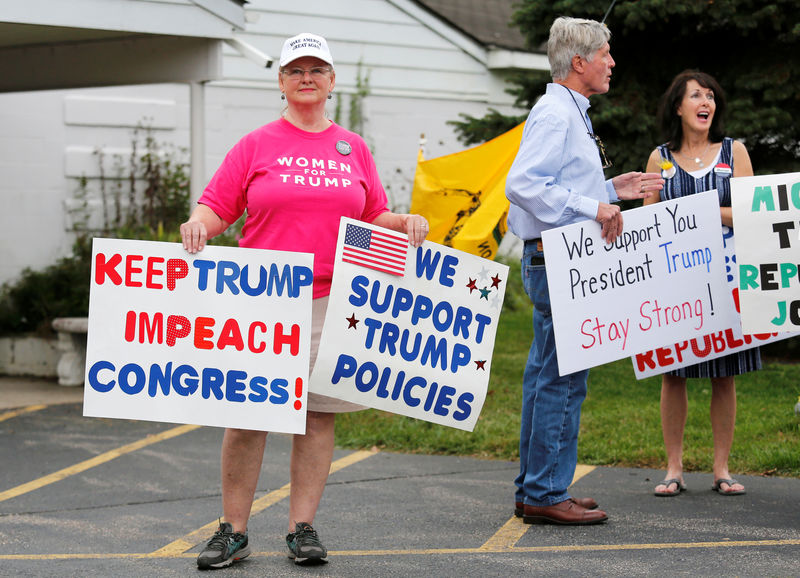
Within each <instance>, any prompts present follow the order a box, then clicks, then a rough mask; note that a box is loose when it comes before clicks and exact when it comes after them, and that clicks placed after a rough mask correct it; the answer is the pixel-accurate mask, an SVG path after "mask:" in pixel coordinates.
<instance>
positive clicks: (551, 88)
mask: <svg viewBox="0 0 800 578" xmlns="http://www.w3.org/2000/svg"><path fill="white" fill-rule="evenodd" d="M567 91H569V93H571V94H572V96H574V97H575V102H576V103H578V108H579V109H580V110H581V112H582V113H583V114H586V111H587V110H589V108H590V107H591V106H592V105H591V104H590V103H589V99H588V98H586V97H585V96H583V95H582V94H581V93H580V92H577V91H575V90H572V89H570V88H567V87H566V86H564V85H563V84H558V83H557V82H551V83H549V84H548V85H547V90H546V93H547V94H549V95H552V96H555V97H556V98H558V99H559V100H563V101H564V102H569V103H572V99H571V98H570V96H569V93H568V92H567ZM572 106H575V104H574V103H573V104H572Z"/></svg>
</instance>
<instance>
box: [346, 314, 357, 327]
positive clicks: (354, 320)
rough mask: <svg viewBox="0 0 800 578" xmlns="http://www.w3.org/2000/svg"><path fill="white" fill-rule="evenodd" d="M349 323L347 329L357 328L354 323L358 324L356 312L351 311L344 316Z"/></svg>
mask: <svg viewBox="0 0 800 578" xmlns="http://www.w3.org/2000/svg"><path fill="white" fill-rule="evenodd" d="M345 319H347V322H348V323H349V325H348V326H347V328H348V329H358V327H356V325H357V324H358V321H359V320H358V319H356V314H355V313H353V314H352V315H351V316H350V317H345Z"/></svg>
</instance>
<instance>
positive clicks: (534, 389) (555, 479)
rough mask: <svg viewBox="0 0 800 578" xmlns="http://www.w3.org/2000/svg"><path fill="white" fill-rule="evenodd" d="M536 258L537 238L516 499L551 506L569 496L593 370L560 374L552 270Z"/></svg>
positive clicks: (525, 265)
mask: <svg viewBox="0 0 800 578" xmlns="http://www.w3.org/2000/svg"><path fill="white" fill-rule="evenodd" d="M532 257H537V258H541V257H543V254H542V252H541V251H537V250H536V244H535V243H526V244H525V250H524V252H523V256H522V282H523V284H524V286H525V292H526V293H527V294H528V297H530V299H531V302H532V303H533V343H532V344H531V350H530V354H529V355H528V362H527V364H526V366H525V374H524V376H523V379H522V422H521V424H520V435H519V465H520V467H519V476H517V479H516V480H515V481H514V483H515V484H516V486H517V491H516V495H515V501H517V502H524V503H525V504H528V505H530V506H551V505H553V504H557V503H559V502H563V501H564V500H566V499H568V498H569V497H570V495H569V493H568V492H567V488H568V487H569V485H570V484H571V483H572V478H573V477H574V475H575V467H576V466H577V464H578V428H579V426H580V419H581V404H582V403H583V400H584V399H585V398H586V381H587V379H588V377H589V370H588V369H587V370H584V371H579V372H577V373H572V374H570V375H565V376H563V377H561V376H559V375H558V357H557V356H556V343H555V336H554V334H553V317H552V314H551V311H550V292H549V290H548V287H547V275H546V273H545V268H544V265H539V264H537V265H532V264H531V258H532Z"/></svg>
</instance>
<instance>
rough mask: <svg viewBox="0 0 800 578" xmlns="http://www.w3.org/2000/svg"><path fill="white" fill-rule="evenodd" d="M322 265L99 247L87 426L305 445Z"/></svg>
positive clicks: (273, 254)
mask: <svg viewBox="0 0 800 578" xmlns="http://www.w3.org/2000/svg"><path fill="white" fill-rule="evenodd" d="M312 282H313V255H310V254H307V253H290V252H284V251H265V250H258V249H238V248H233V247H212V246H207V247H206V248H205V249H203V251H202V252H200V253H197V254H196V255H190V254H189V253H187V252H186V251H184V249H183V247H182V246H181V245H180V244H177V243H155V242H149V241H127V240H120V239H95V240H94V242H93V247H92V282H91V292H90V299H89V334H88V343H87V359H86V382H85V383H86V387H85V392H84V403H83V411H84V415H87V416H96V417H115V418H127V419H142V420H149V421H164V422H174V423H193V424H201V425H212V426H220V427H237V428H246V429H257V430H268V431H282V432H288V433H304V432H305V417H306V397H307V390H308V387H307V382H308V367H309V349H310V343H311V299H312Z"/></svg>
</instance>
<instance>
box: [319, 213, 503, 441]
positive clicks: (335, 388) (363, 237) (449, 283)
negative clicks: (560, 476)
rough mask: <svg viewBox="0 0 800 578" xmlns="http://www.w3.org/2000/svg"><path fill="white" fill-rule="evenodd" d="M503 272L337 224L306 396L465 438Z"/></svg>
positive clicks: (360, 226) (480, 394)
mask: <svg viewBox="0 0 800 578" xmlns="http://www.w3.org/2000/svg"><path fill="white" fill-rule="evenodd" d="M507 281H508V267H506V266H505V265H502V264H500V263H495V262H493V261H488V260H486V259H482V258H480V257H476V256H474V255H470V254H468V253H463V252H461V251H457V250H455V249H451V248H449V247H444V246H442V245H438V244H436V243H431V242H425V243H423V245H422V246H421V247H418V248H413V247H411V246H410V245H409V244H408V239H407V237H406V235H403V234H400V233H396V232H394V231H390V230H387V229H382V228H380V227H375V226H373V225H369V224H367V223H362V222H359V221H354V220H351V219H346V218H343V219H342V221H341V224H340V228H339V239H338V244H337V247H336V262H335V267H334V272H333V283H332V287H331V295H330V301H329V303H328V311H327V315H326V317H325V326H324V329H323V332H322V339H321V341H320V348H319V354H318V357H317V360H316V363H315V365H314V371H313V372H312V375H311V384H310V389H311V391H312V392H315V393H320V394H323V395H327V396H330V397H335V398H338V399H343V400H347V401H351V402H355V403H358V404H361V405H364V406H367V407H373V408H377V409H382V410H385V411H389V412H393V413H398V414H401V415H406V416H410V417H414V418H417V419H422V420H426V421H430V422H433V423H438V424H442V425H447V426H451V427H455V428H459V429H463V430H467V431H472V429H473V428H474V427H475V423H476V421H477V419H478V416H479V414H480V411H481V408H482V407H483V402H484V400H485V398H486V389H487V387H488V384H489V372H490V370H491V366H492V349H493V347H494V340H495V335H496V333H497V322H498V319H499V317H500V310H501V309H502V306H503V297H504V294H505V285H506V282H507Z"/></svg>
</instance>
